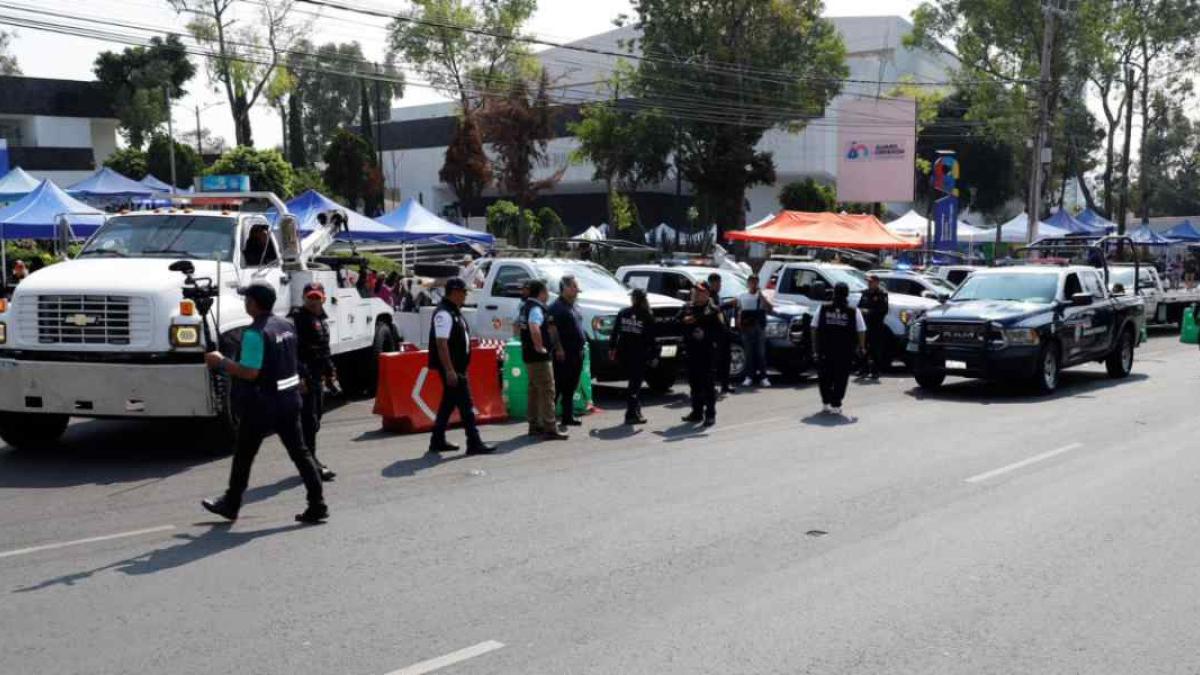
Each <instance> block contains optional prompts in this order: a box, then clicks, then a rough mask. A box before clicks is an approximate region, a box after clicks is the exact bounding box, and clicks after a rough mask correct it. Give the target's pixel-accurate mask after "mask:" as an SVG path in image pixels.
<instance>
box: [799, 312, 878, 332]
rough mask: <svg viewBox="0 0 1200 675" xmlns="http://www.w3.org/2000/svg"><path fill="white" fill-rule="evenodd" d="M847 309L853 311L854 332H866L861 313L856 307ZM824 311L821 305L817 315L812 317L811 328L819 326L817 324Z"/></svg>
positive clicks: (865, 324)
mask: <svg viewBox="0 0 1200 675" xmlns="http://www.w3.org/2000/svg"><path fill="white" fill-rule="evenodd" d="M849 309H853V310H854V330H856V331H858V332H859V333H865V332H867V322H866V321H863V315H862V311H860V310H859V309H858V308H857V307H850V308H849ZM824 310H825V305H821V306H820V307H818V308H817V315H816V316H815V317H813V323H812V325H813V326H817V325H819V323H818V322H820V320H821V312H823V311H824Z"/></svg>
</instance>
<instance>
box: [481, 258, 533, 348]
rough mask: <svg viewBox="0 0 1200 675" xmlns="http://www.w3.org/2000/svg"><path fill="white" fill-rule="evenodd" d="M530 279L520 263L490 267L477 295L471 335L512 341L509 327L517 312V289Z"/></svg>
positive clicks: (527, 270)
mask: <svg viewBox="0 0 1200 675" xmlns="http://www.w3.org/2000/svg"><path fill="white" fill-rule="evenodd" d="M532 276H533V273H532V271H531V270H530V269H529V268H528V267H526V266H525V265H524V264H522V263H515V262H497V263H496V264H493V265H492V269H491V272H490V274H489V275H488V280H487V282H486V284H485V286H484V288H483V289H481V292H480V293H479V295H478V296H477V297H478V299H479V306H478V308H477V310H476V314H475V316H476V320H475V325H474V326H472V329H473V330H472V334H473V335H475V336H476V337H480V338H491V339H494V340H505V341H508V340H510V339H512V337H513V325H514V324H515V323H516V320H517V312H519V311H520V309H521V294H520V292H519V291H518V290H517V286H519V285H520V284H521V283H522V282H524V281H525V280H526V279H529V278H531V277H532Z"/></svg>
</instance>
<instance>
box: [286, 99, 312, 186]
mask: <svg viewBox="0 0 1200 675" xmlns="http://www.w3.org/2000/svg"><path fill="white" fill-rule="evenodd" d="M287 137H288V144H287V145H288V161H289V162H291V164H292V166H293V167H294V168H296V169H302V168H306V167H308V157H309V155H308V148H307V147H305V145H304V111H303V104H302V103H301V102H300V95H299V94H297V93H295V92H292V95H291V96H289V97H288V107H287Z"/></svg>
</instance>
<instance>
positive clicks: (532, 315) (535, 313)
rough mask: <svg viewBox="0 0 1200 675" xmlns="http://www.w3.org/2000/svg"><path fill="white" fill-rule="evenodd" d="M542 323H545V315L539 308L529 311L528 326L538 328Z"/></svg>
mask: <svg viewBox="0 0 1200 675" xmlns="http://www.w3.org/2000/svg"><path fill="white" fill-rule="evenodd" d="M543 323H546V313H545V312H543V311H542V308H541V307H534V308H533V309H531V310H529V325H530V326H540V325H542V324H543Z"/></svg>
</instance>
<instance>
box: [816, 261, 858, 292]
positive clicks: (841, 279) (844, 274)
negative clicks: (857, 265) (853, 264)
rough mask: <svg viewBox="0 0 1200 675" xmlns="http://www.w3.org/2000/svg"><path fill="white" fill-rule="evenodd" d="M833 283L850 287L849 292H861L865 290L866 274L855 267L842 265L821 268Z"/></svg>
mask: <svg viewBox="0 0 1200 675" xmlns="http://www.w3.org/2000/svg"><path fill="white" fill-rule="evenodd" d="M821 271H822V272H824V273H825V276H827V277H829V280H830V281H831V282H832V283H834V284H838V283H843V284H846V285H847V286H849V287H850V292H851V293H861V292H862V291H865V290H867V275H865V274H863V273H862V272H860V271H858V270H856V269H846V268H842V267H826V268H825V269H823V270H821Z"/></svg>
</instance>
